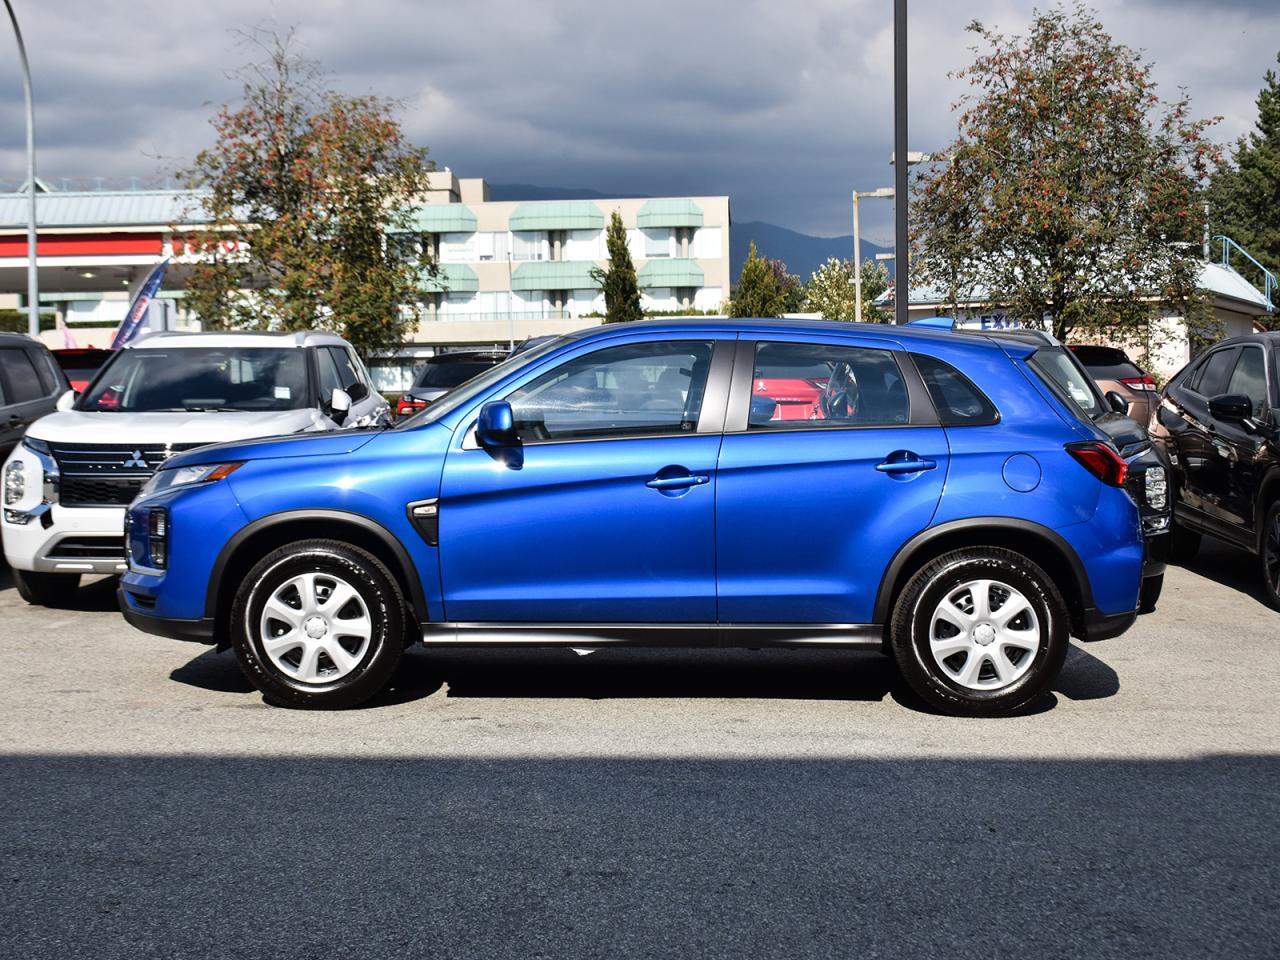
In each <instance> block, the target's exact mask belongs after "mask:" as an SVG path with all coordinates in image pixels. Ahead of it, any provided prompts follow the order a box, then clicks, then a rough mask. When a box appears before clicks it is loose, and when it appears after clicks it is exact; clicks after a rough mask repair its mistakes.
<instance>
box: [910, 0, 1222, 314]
mask: <svg viewBox="0 0 1280 960" xmlns="http://www.w3.org/2000/svg"><path fill="white" fill-rule="evenodd" d="M969 30H971V31H972V32H973V33H975V34H976V35H977V36H978V37H980V38H981V40H982V41H983V44H984V47H983V48H981V49H979V48H975V55H976V58H975V60H974V62H973V63H972V64H971V65H970V66H968V67H966V68H965V69H963V70H961V71H959V73H958V74H956V76H958V77H960V78H963V79H965V80H967V81H969V83H970V84H971V85H972V87H973V88H974V89H973V92H972V93H970V94H968V95H967V96H965V97H964V98H963V99H962V100H961V101H960V103H959V104H957V109H958V110H959V131H958V135H957V137H956V140H955V142H954V143H952V144H951V145H950V146H949V147H948V148H947V149H946V151H945V154H946V160H945V161H944V162H942V163H939V164H937V165H934V166H933V167H932V168H931V169H930V170H929V171H927V172H926V173H924V174H922V175H921V176H920V177H919V178H918V179H917V181H916V183H915V190H914V197H913V203H912V209H911V216H912V221H913V222H912V227H913V230H912V233H913V257H912V261H911V275H912V279H913V282H915V283H917V284H922V285H925V286H930V287H934V288H936V289H940V290H943V291H946V295H947V298H948V300H949V301H950V302H951V303H952V304H953V305H954V306H955V309H957V310H959V309H960V305H961V304H963V303H966V302H973V301H975V300H981V301H983V302H986V303H988V304H991V305H999V306H1002V307H1004V308H1005V309H1007V310H1008V311H1009V313H1010V315H1011V316H1012V317H1014V318H1016V319H1019V320H1022V321H1024V322H1027V323H1030V324H1037V325H1038V324H1040V323H1043V322H1045V321H1046V320H1048V321H1049V322H1050V323H1051V327H1052V330H1053V333H1054V334H1055V335H1056V336H1057V337H1059V338H1060V339H1066V338H1067V337H1068V336H1069V335H1070V334H1071V333H1072V331H1075V330H1080V331H1084V332H1088V333H1090V334H1095V335H1096V334H1105V335H1110V336H1116V337H1139V338H1141V337H1144V336H1145V335H1146V332H1147V331H1148V330H1149V328H1150V324H1149V321H1150V320H1151V319H1152V318H1153V317H1154V316H1155V315H1156V314H1157V311H1165V310H1169V309H1172V310H1175V311H1179V312H1181V313H1182V314H1183V315H1184V316H1187V317H1189V318H1190V317H1191V316H1192V315H1193V314H1197V315H1198V311H1199V308H1200V305H1201V302H1202V301H1201V297H1200V293H1199V290H1198V283H1197V280H1198V277H1199V269H1200V259H1199V254H1200V236H1201V231H1202V229H1203V203H1204V188H1205V185H1206V183H1207V180H1208V177H1209V175H1210V174H1211V172H1212V170H1213V168H1214V166H1215V164H1216V163H1217V160H1218V154H1217V149H1216V148H1215V147H1214V146H1213V144H1211V143H1210V142H1209V141H1207V140H1206V138H1205V131H1206V128H1207V127H1209V126H1210V125H1211V124H1212V123H1213V122H1214V121H1213V120H1195V119H1192V118H1191V116H1190V105H1189V102H1188V100H1187V98H1186V96H1185V95H1182V94H1180V95H1179V96H1178V98H1176V99H1174V100H1172V101H1169V102H1162V101H1161V99H1160V97H1159V96H1158V95H1157V92H1156V86H1155V83H1154V81H1153V80H1152V78H1151V65H1150V64H1149V63H1147V62H1146V61H1144V60H1143V59H1142V57H1141V56H1140V55H1139V54H1138V53H1137V52H1135V51H1133V50H1131V49H1129V48H1128V47H1125V46H1123V45H1120V44H1118V43H1116V42H1115V41H1114V40H1112V38H1111V37H1110V36H1109V35H1108V34H1107V33H1106V31H1105V30H1104V29H1103V27H1102V24H1101V23H1099V22H1098V20H1097V19H1096V18H1095V17H1094V16H1093V15H1092V13H1091V12H1090V11H1088V10H1087V9H1086V8H1085V7H1083V6H1080V5H1077V6H1075V7H1074V8H1073V9H1071V10H1066V9H1064V8H1062V7H1055V8H1053V9H1051V10H1049V11H1048V12H1044V13H1037V14H1036V15H1035V17H1034V19H1033V20H1032V22H1031V25H1030V28H1029V30H1028V33H1027V35H1026V36H1025V37H1017V36H1015V37H1006V36H1004V35H1002V34H1000V33H998V32H997V31H995V30H993V29H990V28H988V27H985V26H983V25H982V24H981V23H978V22H977V21H975V22H974V23H972V24H971V25H970V26H969Z"/></svg>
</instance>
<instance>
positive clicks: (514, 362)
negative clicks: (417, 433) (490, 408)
mask: <svg viewBox="0 0 1280 960" xmlns="http://www.w3.org/2000/svg"><path fill="white" fill-rule="evenodd" d="M571 339H572V338H571V337H553V338H552V339H550V340H548V341H547V342H546V343H544V344H541V345H539V346H537V347H534V348H533V349H532V350H526V351H525V352H524V353H520V354H515V353H513V354H512V355H511V356H509V357H507V359H505V360H503V361H502V362H501V363H499V364H497V365H496V366H492V367H490V368H489V369H488V370H486V371H485V372H484V373H482V374H480V375H479V376H478V377H473V378H472V379H471V380H468V381H467V382H466V383H465V384H464V385H463V386H462V387H461V388H459V389H457V390H454V391H453V392H452V393H446V394H445V395H444V396H443V397H441V398H440V399H439V400H437V401H436V402H435V403H433V404H432V405H431V406H429V407H427V408H426V409H425V410H420V411H419V412H418V413H415V414H414V415H413V416H411V417H406V418H405V419H404V420H401V421H400V422H399V423H397V424H396V425H395V427H394V429H396V430H411V429H413V428H414V427H420V426H422V425H423V424H424V423H434V422H435V421H436V420H439V419H440V418H441V417H443V416H444V415H445V414H447V413H452V412H453V411H454V410H456V409H457V408H458V407H460V406H462V404H464V403H466V402H467V401H469V400H470V399H471V398H472V397H474V396H475V395H476V394H478V393H483V392H484V391H485V390H488V389H489V387H491V386H492V385H493V384H495V383H497V382H498V381H499V380H501V379H502V378H503V377H505V376H507V375H508V374H509V373H511V372H512V371H515V370H519V369H520V368H521V367H523V366H524V365H525V364H528V363H533V362H534V361H536V360H538V359H540V358H541V357H544V356H546V355H547V354H548V353H550V352H551V351H552V350H555V349H556V348H557V347H559V346H561V345H562V344H565V343H568V342H569V341H570V340H571Z"/></svg>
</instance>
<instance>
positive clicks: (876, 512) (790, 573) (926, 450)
mask: <svg viewBox="0 0 1280 960" xmlns="http://www.w3.org/2000/svg"><path fill="white" fill-rule="evenodd" d="M799 382H805V383H808V384H809V385H811V386H813V387H814V388H815V389H816V390H817V391H818V395H817V399H816V400H815V402H814V403H813V404H812V407H813V409H812V412H811V414H810V416H809V418H807V419H801V420H796V419H790V418H789V415H788V408H787V407H785V406H784V403H785V402H786V401H787V399H788V397H790V396H791V395H792V394H794V392H795V391H794V386H795V384H796V383H799ZM775 389H777V390H781V391H788V390H789V391H790V392H789V393H788V394H787V396H786V397H773V396H770V392H771V391H773V390H775ZM947 462H948V450H947V439H946V435H945V433H944V432H943V429H942V428H941V427H940V426H939V425H938V420H937V416H936V414H935V413H934V410H933V407H932V405H931V404H930V402H929V400H928V397H927V395H925V393H924V387H923V385H922V384H921V383H920V380H919V376H918V374H916V372H915V368H914V367H913V366H912V365H911V361H910V359H909V358H908V357H907V356H906V354H905V353H904V352H902V351H901V350H900V349H896V348H895V345H893V344H890V343H888V342H885V341H879V340H872V339H869V338H858V337H830V338H826V337H821V338H820V337H816V336H813V337H794V336H777V337H771V338H770V339H768V340H764V339H761V340H747V339H744V340H743V341H741V343H740V345H739V348H738V359H737V363H736V364H735V368H734V376H733V389H732V392H731V394H730V401H729V413H728V419H727V423H726V428H725V437H724V443H723V444H722V446H721V450H720V457H719V460H718V462H717V467H716V477H717V479H716V558H717V566H716V581H717V603H718V612H719V617H720V621H721V622H722V623H869V622H870V621H871V618H872V615H873V607H874V603H875V595H876V592H877V590H878V588H879V585H880V578H881V575H882V574H883V572H884V570H885V569H886V567H887V566H888V564H889V561H890V559H891V558H892V556H893V554H894V552H895V551H896V550H897V549H898V548H899V547H900V546H901V545H902V544H903V542H905V541H906V540H907V538H908V537H910V536H911V535H912V534H914V533H916V532H917V531H919V530H922V529H924V528H925V527H926V526H928V525H929V522H930V520H931V519H932V517H933V514H934V511H935V509H936V508H937V504H938V499H939V497H940V495H941V492H942V485H943V480H944V478H945V477H946V473H947Z"/></svg>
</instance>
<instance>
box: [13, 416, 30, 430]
mask: <svg viewBox="0 0 1280 960" xmlns="http://www.w3.org/2000/svg"><path fill="white" fill-rule="evenodd" d="M26 425H27V421H25V420H23V419H22V418H21V417H10V418H9V429H10V430H21V429H22V428H23V427H25V426H26Z"/></svg>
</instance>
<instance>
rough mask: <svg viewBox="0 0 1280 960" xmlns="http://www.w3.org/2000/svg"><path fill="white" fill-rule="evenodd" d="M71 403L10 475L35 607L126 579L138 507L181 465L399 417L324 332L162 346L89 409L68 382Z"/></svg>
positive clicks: (147, 352) (21, 560) (132, 355)
mask: <svg viewBox="0 0 1280 960" xmlns="http://www.w3.org/2000/svg"><path fill="white" fill-rule="evenodd" d="M59 377H61V374H59ZM59 391H65V392H64V393H63V396H62V397H61V398H60V399H59V400H58V410H59V412H57V413H53V414H52V415H50V416H46V417H44V418H42V419H40V420H38V421H36V423H34V424H33V425H32V426H31V428H30V429H29V430H28V431H27V435H26V437H25V439H24V440H23V441H22V443H21V444H20V445H18V446H17V447H16V448H15V449H14V450H13V452H12V453H11V455H10V456H9V458H8V462H7V463H6V464H5V467H4V520H3V530H4V554H5V558H6V559H7V560H8V561H9V565H10V567H12V568H13V575H14V580H15V581H16V583H17V587H18V592H19V593H20V594H21V595H22V597H23V599H25V600H26V601H27V602H29V603H43V604H48V603H57V602H59V601H60V600H63V599H65V597H66V595H67V593H68V591H71V590H74V589H75V588H76V586H77V585H78V583H79V581H80V577H81V575H82V574H86V573H99V574H102V573H107V574H114V573H119V572H121V571H123V570H124V569H125V554H124V537H123V522H124V513H125V507H126V506H127V505H128V504H129V502H130V501H131V500H133V498H134V497H135V496H136V495H137V493H138V491H139V490H141V489H142V486H143V484H145V483H146V482H147V480H148V479H149V478H150V477H151V475H152V474H153V473H154V472H155V470H156V469H157V468H158V467H159V466H160V465H161V464H163V463H164V462H165V461H166V460H167V459H168V458H169V457H170V456H172V455H173V454H175V453H178V452H180V451H184V450H190V449H192V448H195V447H199V446H202V445H204V444H208V443H214V442H217V441H223V440H245V439H249V438H253V437H266V436H276V435H281V434H289V433H301V432H319V431H330V430H336V429H338V428H339V427H354V426H363V425H366V424H376V423H385V422H387V421H388V420H389V412H390V411H389V407H388V405H387V402H386V400H384V399H383V398H382V396H381V395H380V394H378V393H376V392H375V391H373V390H372V389H371V388H370V385H369V375H368V373H367V372H366V371H365V368H364V366H363V364H362V363H361V362H360V360H359V359H358V358H357V357H356V355H355V353H354V351H352V349H351V348H350V347H349V346H348V345H347V344H346V343H345V342H344V341H343V340H341V339H340V338H339V337H336V336H333V335H331V334H320V333H293V334H236V333H233V334H212V333H205V334H183V333H164V334H155V335H153V336H149V337H146V338H144V339H143V340H140V341H138V342H137V343H136V344H131V345H130V346H128V347H126V348H125V349H123V350H120V351H117V352H116V353H115V355H114V356H113V357H112V359H111V360H110V362H108V363H107V365H106V366H105V367H103V368H102V370H101V371H99V373H98V375H97V376H96V377H94V379H93V381H92V382H91V383H90V384H89V386H88V388H87V389H86V390H85V391H84V392H83V393H82V394H81V395H80V396H79V397H78V398H76V397H73V395H72V394H71V393H70V391H67V387H66V382H65V380H62V381H60V383H59ZM348 442H349V441H348Z"/></svg>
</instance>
